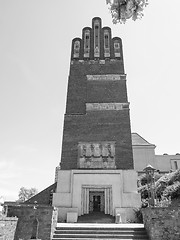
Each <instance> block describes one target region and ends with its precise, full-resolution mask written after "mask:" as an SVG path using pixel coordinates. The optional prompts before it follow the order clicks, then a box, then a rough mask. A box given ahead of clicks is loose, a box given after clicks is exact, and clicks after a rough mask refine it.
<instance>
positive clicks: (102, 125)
mask: <svg viewBox="0 0 180 240" xmlns="http://www.w3.org/2000/svg"><path fill="white" fill-rule="evenodd" d="M88 143H89V144H88ZM98 144H99V145H98ZM103 150H104V154H105V155H103ZM106 150H107V151H109V150H111V151H112V152H113V151H114V152H113V153H111V155H109V156H110V159H109V161H110V160H111V161H110V162H109V164H108V165H107V164H106V163H107V162H108V153H106ZM99 157H102V158H101V161H100V159H99ZM112 160H113V161H114V162H113V161H112ZM77 168H101V169H103V168H113V169H115V168H116V169H133V157H132V143H131V130H130V118H129V103H128V100H127V90H126V75H125V73H124V61H123V51H122V41H121V39H120V38H118V37H115V38H112V37H111V29H110V28H109V27H103V28H102V27H101V19H100V18H98V17H96V18H93V20H92V28H89V27H85V28H84V29H83V31H82V39H80V38H75V39H73V41H72V51H71V65H70V76H69V82H68V93H67V105H66V114H65V119H64V133H63V144H62V158H61V169H77Z"/></svg>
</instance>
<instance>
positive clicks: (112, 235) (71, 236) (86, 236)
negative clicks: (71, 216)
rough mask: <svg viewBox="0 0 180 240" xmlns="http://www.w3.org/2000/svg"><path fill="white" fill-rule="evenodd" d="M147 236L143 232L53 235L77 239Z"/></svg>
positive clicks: (142, 237) (58, 237)
mask: <svg viewBox="0 0 180 240" xmlns="http://www.w3.org/2000/svg"><path fill="white" fill-rule="evenodd" d="M145 237H146V234H143V235H134V234H121V233H119V234H93V233H92V234H69V233H67V234H63V235H57V234H55V235H54V236H53V238H54V239H62V238H63V239H67V238H73V239H77V238H81V239H84V238H91V239H93V238H101V239H102V238H103V239H104V238H126V239H129V238H133V239H144V238H145Z"/></svg>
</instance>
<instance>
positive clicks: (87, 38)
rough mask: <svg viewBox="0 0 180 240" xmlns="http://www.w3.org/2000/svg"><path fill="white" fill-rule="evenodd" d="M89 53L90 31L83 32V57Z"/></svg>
mask: <svg viewBox="0 0 180 240" xmlns="http://www.w3.org/2000/svg"><path fill="white" fill-rule="evenodd" d="M89 53H90V31H89V30H86V31H85V32H84V57H89Z"/></svg>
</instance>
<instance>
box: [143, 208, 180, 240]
mask: <svg viewBox="0 0 180 240" xmlns="http://www.w3.org/2000/svg"><path fill="white" fill-rule="evenodd" d="M142 214H143V222H144V226H145V228H146V231H147V233H148V235H149V238H150V240H179V239H180V208H179V207H165V208H158V207H156V208H144V209H142Z"/></svg>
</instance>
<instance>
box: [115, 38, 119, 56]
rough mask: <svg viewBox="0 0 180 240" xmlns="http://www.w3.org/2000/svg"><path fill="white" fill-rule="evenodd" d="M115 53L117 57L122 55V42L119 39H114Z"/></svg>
mask: <svg viewBox="0 0 180 240" xmlns="http://www.w3.org/2000/svg"><path fill="white" fill-rule="evenodd" d="M114 55H115V57H120V56H121V53H120V43H119V41H118V40H115V41H114Z"/></svg>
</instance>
